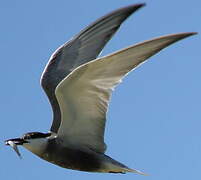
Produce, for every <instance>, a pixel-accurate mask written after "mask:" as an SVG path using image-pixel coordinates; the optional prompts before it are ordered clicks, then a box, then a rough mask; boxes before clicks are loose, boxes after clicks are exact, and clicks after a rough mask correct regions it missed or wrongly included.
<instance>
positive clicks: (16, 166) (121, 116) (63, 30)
mask: <svg viewBox="0 0 201 180" xmlns="http://www.w3.org/2000/svg"><path fill="white" fill-rule="evenodd" d="M138 2H140V1H138ZM143 2H144V1H143ZM145 2H146V3H147V6H146V7H144V8H142V9H140V10H139V11H138V12H137V13H135V14H134V15H132V16H131V17H130V18H129V19H128V20H127V21H126V22H125V23H124V24H123V25H122V26H121V29H120V30H119V31H118V33H117V34H116V35H115V36H114V38H113V39H112V40H111V41H110V42H109V44H108V45H107V46H106V47H105V49H104V51H103V53H102V55H106V54H108V53H111V52H113V51H116V50H119V49H121V48H124V47H126V46H129V45H132V44H134V43H137V42H139V41H143V40H147V39H151V38H153V37H156V36H161V35H165V34H170V33H178V32H191V31H197V32H200V30H201V23H200V19H201V10H200V7H201V1H200V0H191V1H183V0H177V1H174V0H169V1H159V0H158V1H157V0H155V1H148V0H147V1H145ZM134 3H137V2H136V1H131V0H123V1H122V0H110V1H98V0H74V1H70V0H57V1H51V0H43V1H41V0H34V1H27V0H12V1H3V0H2V1H1V4H0V22H1V25H0V39H1V40H0V53H1V56H0V68H1V70H0V82H1V85H0V87H1V88H0V92H1V93H0V100H1V101H0V113H1V117H0V119H1V126H0V142H1V143H0V158H1V161H0V179H6V180H7V179H8V180H11V179H12V180H13V179H14V180H24V179H28V180H36V179H37V180H44V179H50V180H51V179H71V180H78V179H82V180H85V179H87V180H92V179H93V180H94V179H96V180H102V179H110V180H114V179H115V180H119V179H124V180H131V179H138V180H141V179H143V180H144V179H146V180H179V179H182V180H189V179H200V178H201V173H200V170H201V155H200V154H201V130H200V129H201V94H200V93H201V82H200V79H201V59H200V51H201V43H200V42H201V41H200V34H198V35H196V36H193V37H190V38H187V39H185V40H183V41H180V42H178V43H176V44H174V45H172V46H171V47H168V48H167V49H165V50H163V51H162V52H160V53H159V54H158V55H156V56H154V57H152V58H151V59H150V61H148V62H147V63H145V64H143V65H142V66H141V67H140V68H138V69H136V70H135V71H134V72H132V73H130V74H129V76H128V77H126V78H125V79H124V82H123V83H122V84H121V85H119V86H118V88H117V89H116V91H115V92H114V93H113V97H112V101H111V104H110V107H109V113H108V117H107V118H108V121H107V127H106V134H105V141H106V143H107V145H108V150H107V154H108V155H110V156H111V157H113V158H114V159H117V160H119V161H120V162H122V163H125V164H126V165H128V166H129V167H131V168H136V169H139V170H141V171H144V172H146V173H148V174H150V176H148V177H145V176H140V175H136V174H132V173H130V174H126V175H121V174H98V173H85V172H78V171H72V170H67V169H62V168H60V167H58V166H55V165H53V164H50V163H48V162H45V161H43V160H41V159H39V158H38V157H36V156H35V155H33V154H32V153H30V152H28V151H27V150H25V149H24V148H20V151H21V154H22V156H23V159H22V160H20V159H19V158H18V157H17V155H16V153H15V152H13V150H12V149H11V148H9V147H7V146H4V142H3V141H4V140H5V139H8V138H14V137H19V136H21V135H22V134H23V133H26V132H29V131H41V132H47V131H48V130H49V127H50V125H51V119H52V112H51V108H50V105H49V103H48V101H47V98H46V96H45V94H44V92H43V91H42V89H41V87H40V84H39V79H40V75H41V73H42V71H43V68H44V67H45V65H46V63H47V61H48V58H49V57H50V55H51V54H52V53H53V52H54V50H55V49H56V48H57V47H58V46H60V45H61V44H63V43H64V42H66V41H67V40H69V39H70V38H71V37H72V36H73V35H75V34H77V33H78V32H79V31H80V30H81V29H83V28H84V27H86V26H87V25H88V24H89V23H91V22H93V21H94V20H96V19H97V18H99V17H101V16H103V15H105V14H106V13H108V12H110V11H112V10H114V9H116V8H119V7H123V6H126V5H129V4H134Z"/></svg>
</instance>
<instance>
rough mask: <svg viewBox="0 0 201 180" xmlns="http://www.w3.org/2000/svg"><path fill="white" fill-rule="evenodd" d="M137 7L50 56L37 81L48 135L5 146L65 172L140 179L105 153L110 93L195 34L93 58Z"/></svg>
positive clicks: (83, 33) (89, 28) (87, 31)
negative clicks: (47, 113)
mask: <svg viewBox="0 0 201 180" xmlns="http://www.w3.org/2000/svg"><path fill="white" fill-rule="evenodd" d="M143 6H145V4H144V3H139V4H132V5H128V6H126V7H122V8H119V9H117V10H114V11H112V12H110V13H108V14H106V15H105V16H103V17H101V18H99V19H98V20H96V21H95V22H93V23H92V24H90V25H89V26H87V27H86V28H85V29H83V30H82V31H81V32H80V33H78V34H77V35H75V36H74V37H73V38H72V39H71V40H69V41H68V42H66V43H65V44H63V45H62V46H60V47H59V48H58V49H57V50H56V51H55V52H54V53H53V54H52V55H51V57H50V59H49V61H48V63H47V65H46V67H45V69H44V71H43V73H42V75H41V80H40V83H41V86H42V88H43V90H44V91H45V93H46V95H47V97H48V99H49V102H50V104H51V106H52V111H53V121H52V125H51V128H50V131H49V132H46V133H42V132H29V133H25V134H24V135H22V136H21V137H19V138H13V139H8V140H5V145H8V146H11V147H12V148H13V149H14V150H15V152H16V153H17V155H18V156H19V157H21V154H20V152H19V150H18V146H23V147H24V148H26V149H27V150H29V151H30V152H32V153H33V154H35V155H37V156H38V157H40V158H41V159H43V160H46V161H48V162H50V163H53V164H55V165H58V166H60V167H62V168H66V169H72V170H79V171H86V172H97V173H127V172H133V173H137V174H142V175H146V174H145V173H143V172H142V171H139V170H137V169H132V168H129V167H128V166H126V165H124V164H122V163H120V162H118V161H117V160H115V159H113V158H111V157H110V156H108V155H106V154H105V151H106V144H105V142H104V131H105V125H106V114H107V110H108V105H109V102H110V98H111V95H112V92H113V90H114V88H115V87H116V86H117V85H118V84H119V83H120V82H121V81H122V79H123V78H124V77H125V76H126V75H127V74H128V73H129V72H131V71H132V70H134V69H136V68H137V67H138V66H139V65H141V64H142V63H144V62H145V61H146V60H147V59H148V58H149V57H151V56H153V55H154V54H156V53H158V52H159V51H161V50H162V49H164V48H166V47H167V46H169V45H171V44H173V43H175V42H177V41H179V40H182V39H184V38H186V37H189V36H192V35H195V34H196V32H184V33H176V34H169V35H165V36H161V37H158V38H154V39H151V40H147V41H144V42H141V43H137V44H135V45H131V46H129V47H127V48H124V49H122V50H119V51H117V52H114V53H111V54H109V55H106V56H103V57H98V56H99V54H100V53H101V51H102V49H103V48H104V46H105V45H106V44H107V42H108V41H109V40H110V39H111V38H112V37H113V35H114V34H115V33H116V32H117V30H118V29H119V28H120V26H121V24H122V23H123V22H124V21H125V20H126V19H127V18H128V17H129V16H131V14H133V13H134V12H136V11H137V10H139V9H140V8H142V7H143Z"/></svg>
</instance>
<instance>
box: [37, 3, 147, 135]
mask: <svg viewBox="0 0 201 180" xmlns="http://www.w3.org/2000/svg"><path fill="white" fill-rule="evenodd" d="M143 5H144V4H136V5H131V6H127V7H124V8H121V9H118V10H116V11H113V12H112V13H110V14H107V15H105V16H103V17H102V18H100V19H98V20H97V21H95V22H94V23H92V24H91V25H89V26H88V27H87V28H86V29H84V30H83V31H81V32H80V33H79V34H78V35H77V36H75V37H74V38H73V39H72V40H70V41H69V42H67V43H66V44H64V45H63V46H61V47H60V48H58V49H57V50H56V51H55V52H54V53H53V55H52V56H51V57H50V60H49V62H48V64H47V65H46V68H45V69H44V72H43V74H42V76H41V85H42V87H43V89H44V91H45V92H46V94H47V96H48V98H49V101H50V103H51V106H52V109H53V116H54V117H53V123H52V126H51V131H52V132H55V133H56V132H57V130H58V128H59V126H60V122H61V113H60V108H59V105H58V102H57V99H56V97H55V89H56V87H57V85H58V84H59V83H60V82H61V80H63V79H64V78H65V77H66V76H67V75H68V74H69V73H70V72H72V71H73V70H74V69H75V68H77V67H78V66H80V65H82V64H84V63H86V62H89V61H91V60H94V59H95V58H96V57H97V56H98V55H99V53H100V52H101V50H102V49H103V47H104V46H105V44H106V43H107V42H108V41H109V40H110V39H111V37H112V36H113V35H114V33H115V32H116V31H117V30H118V28H119V27H120V25H121V23H122V22H123V21H124V20H125V19H126V18H127V17H129V16H130V15H131V14H132V13H133V12H135V11H136V10H137V9H139V8H140V7H142V6H143Z"/></svg>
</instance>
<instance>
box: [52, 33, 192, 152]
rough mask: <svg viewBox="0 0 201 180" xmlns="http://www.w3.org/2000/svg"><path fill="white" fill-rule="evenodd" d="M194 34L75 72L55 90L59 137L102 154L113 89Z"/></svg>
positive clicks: (146, 44)
mask: <svg viewBox="0 0 201 180" xmlns="http://www.w3.org/2000/svg"><path fill="white" fill-rule="evenodd" d="M193 34H195V33H180V34H173V35H167V36H163V37H160V38H156V39H153V40H149V41H145V42H143V43H140V44H137V45H134V46H131V47H128V48H126V49H123V50H120V51H118V52H116V53H114V54H111V55H108V56H106V57H102V58H99V59H97V60H94V61H91V62H89V63H86V64H84V65H82V66H80V67H78V68H76V69H75V70H74V71H73V72H72V73H71V74H69V75H68V76H67V77H66V78H65V79H64V80H62V81H61V83H59V85H58V86H57V88H56V92H55V93H56V98H57V100H58V103H59V106H60V109H61V125H60V127H59V130H58V137H60V138H61V139H63V141H64V144H65V142H66V143H67V144H68V143H75V144H80V145H83V146H87V147H89V148H91V149H93V150H95V151H97V152H104V151H105V149H106V146H105V143H104V129H105V120H106V112H107V108H108V103H109V100H110V96H111V93H112V90H113V89H114V87H115V86H116V85H117V84H119V83H120V82H121V79H122V78H123V77H124V76H125V75H126V74H127V73H128V72H130V71H131V70H133V69H134V68H135V67H137V66H138V65H139V64H141V63H142V62H144V61H145V60H146V59H147V58H149V57H151V56H152V55H154V54H156V53H157V52H159V51H160V50H161V49H163V48H165V47H167V46H168V45H170V44H172V43H174V42H176V41H178V40H181V39H183V38H185V37H188V36H190V35H193Z"/></svg>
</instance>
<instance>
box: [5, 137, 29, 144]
mask: <svg viewBox="0 0 201 180" xmlns="http://www.w3.org/2000/svg"><path fill="white" fill-rule="evenodd" d="M10 142H13V143H14V144H15V145H23V144H24V143H28V141H25V140H24V139H22V138H15V139H8V140H6V141H5V145H10Z"/></svg>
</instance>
